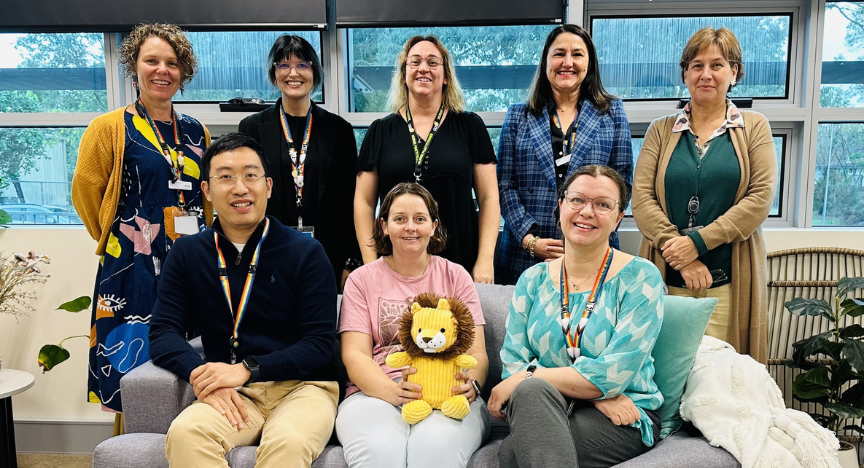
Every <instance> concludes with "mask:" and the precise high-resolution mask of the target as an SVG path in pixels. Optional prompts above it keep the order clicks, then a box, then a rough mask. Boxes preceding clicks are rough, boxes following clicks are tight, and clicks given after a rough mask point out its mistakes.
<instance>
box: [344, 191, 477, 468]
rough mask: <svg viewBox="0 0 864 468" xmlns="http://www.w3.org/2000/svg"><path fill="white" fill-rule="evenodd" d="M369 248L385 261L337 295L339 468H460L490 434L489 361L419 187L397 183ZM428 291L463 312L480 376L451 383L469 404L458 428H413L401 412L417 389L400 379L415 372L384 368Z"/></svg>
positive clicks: (438, 424) (459, 274)
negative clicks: (342, 383) (454, 301)
mask: <svg viewBox="0 0 864 468" xmlns="http://www.w3.org/2000/svg"><path fill="white" fill-rule="evenodd" d="M373 240H374V243H375V249H376V251H377V253H378V254H381V255H383V257H381V258H379V259H377V260H375V261H373V262H371V263H367V264H366V265H363V266H362V267H360V268H358V269H357V270H355V271H354V272H353V273H351V275H350V276H349V277H348V281H347V282H346V283H345V292H344V295H343V296H342V314H341V323H340V325H339V332H340V333H341V338H342V361H343V362H344V363H345V368H346V369H347V370H348V377H349V378H350V381H349V383H348V390H347V392H346V395H347V396H346V398H345V400H344V401H343V402H342V404H341V405H339V411H338V413H337V416H336V435H337V436H338V437H339V442H341V444H342V448H343V450H344V453H345V461H346V462H347V463H348V466H349V467H351V468H358V467H375V468H379V467H385V468H405V467H407V466H410V467H412V468H418V467H443V466H446V467H454V468H457V467H464V466H465V465H466V464H467V463H468V459H469V458H470V457H471V454H473V453H474V451H475V450H477V449H478V448H479V447H480V445H481V444H482V443H483V441H484V440H485V439H486V437H487V436H488V435H489V427H490V421H491V420H490V418H489V413H488V412H487V411H486V407H485V405H484V404H483V400H482V399H480V389H481V387H482V385H483V382H484V381H485V380H486V372H487V370H488V367H489V359H488V357H487V356H486V344H485V340H484V338H483V336H484V335H483V325H484V324H485V323H486V322H485V321H484V320H483V312H482V310H481V309H480V298H479V297H478V296H477V290H476V289H475V288H474V283H473V282H472V280H471V276H470V275H469V274H468V272H467V271H465V269H464V268H462V267H461V266H459V265H457V264H455V263H453V262H450V261H448V260H445V259H443V258H441V257H438V256H436V255H435V254H436V253H438V252H441V251H442V250H443V249H444V245H445V243H446V241H447V234H446V233H445V232H444V228H443V226H441V221H440V219H439V215H438V203H437V202H436V201H435V200H434V199H433V198H432V194H431V193H429V191H428V190H426V189H425V188H424V187H423V186H422V185H420V184H417V183H400V184H398V185H396V186H395V187H393V189H392V190H390V192H389V193H388V194H387V196H386V197H384V201H383V202H382V203H381V210H380V215H379V217H378V219H377V220H376V223H375V226H374V228H373ZM427 292H434V293H436V294H437V295H439V296H453V297H456V298H458V299H459V300H460V301H462V302H463V303H464V304H465V305H466V306H467V307H468V310H469V311H470V312H471V315H472V317H473V319H474V337H475V338H474V343H473V344H472V345H471V347H470V348H469V349H468V351H466V354H470V355H471V356H473V357H474V358H475V359H477V367H476V368H475V369H472V370H470V371H467V372H463V373H459V374H456V376H455V377H456V380H458V381H463V382H464V383H463V384H462V385H458V386H455V387H453V388H452V389H451V391H452V393H453V395H464V396H465V398H466V399H467V400H468V402H469V403H470V407H471V412H470V414H468V416H467V417H466V418H465V419H463V420H461V421H457V420H455V419H450V418H448V417H446V416H444V414H443V413H441V412H440V411H433V412H432V414H431V415H430V416H429V417H427V418H426V419H424V420H422V421H420V422H419V423H417V424H415V425H413V426H412V425H410V424H408V423H407V422H405V421H404V420H403V419H402V415H401V411H400V409H399V407H400V406H402V405H403V404H405V403H409V402H411V401H414V400H417V399H418V398H420V397H421V395H422V392H423V389H422V388H420V386H419V385H417V384H414V383H409V382H408V380H407V379H406V377H407V376H408V375H409V374H413V373H415V372H416V370H415V369H413V368H406V369H401V370H400V369H391V368H390V367H388V366H387V364H386V363H385V359H386V357H387V356H388V355H389V354H390V353H393V352H396V351H402V350H403V349H402V346H401V345H400V343H399V322H400V321H399V318H400V317H401V316H402V313H403V312H405V311H406V310H408V308H409V307H411V304H412V302H413V301H414V298H415V296H417V295H418V294H422V293H427ZM435 304H437V302H435ZM421 305H423V306H430V305H431V306H433V307H434V304H426V305H424V304H421ZM369 428H375V429H374V430H369Z"/></svg>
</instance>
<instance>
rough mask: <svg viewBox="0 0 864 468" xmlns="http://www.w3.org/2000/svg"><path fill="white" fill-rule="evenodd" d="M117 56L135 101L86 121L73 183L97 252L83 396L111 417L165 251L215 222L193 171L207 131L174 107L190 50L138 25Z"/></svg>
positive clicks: (143, 332)
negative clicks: (128, 78)
mask: <svg viewBox="0 0 864 468" xmlns="http://www.w3.org/2000/svg"><path fill="white" fill-rule="evenodd" d="M119 52H120V63H121V64H122V65H123V68H124V70H125V72H126V74H127V75H129V76H131V77H132V83H133V85H134V86H135V89H136V91H137V94H138V99H137V100H136V101H135V103H134V104H130V105H128V106H126V107H124V108H121V109H117V110H115V111H113V112H109V113H107V114H105V115H103V116H101V117H97V118H96V119H94V120H93V122H91V123H90V125H89V126H88V127H87V130H86V131H85V132H84V135H83V136H82V138H81V146H80V147H79V150H78V164H77V166H76V168H75V175H74V177H73V178H72V203H73V204H74V205H75V209H76V211H77V212H78V215H79V216H80V217H81V220H82V221H83V222H84V226H85V227H86V228H87V231H88V232H89V233H90V235H91V236H92V237H93V239H95V240H96V241H97V242H98V243H99V244H98V246H97V248H96V254H97V255H100V265H99V270H98V273H97V275H96V290H95V292H94V298H93V318H92V320H91V328H90V343H91V344H90V369H89V381H88V390H89V392H88V393H89V394H88V399H89V401H90V402H92V403H101V404H102V405H103V408H105V409H107V410H108V411H115V412H119V411H122V405H121V399H120V378H121V377H123V375H125V374H126V373H127V372H129V371H130V370H132V369H134V368H135V367H137V366H138V365H140V364H143V363H144V362H146V361H147V360H149V359H150V357H149V355H148V351H147V350H148V340H147V334H148V330H149V326H148V323H149V321H150V311H151V310H152V309H153V304H154V302H155V301H156V285H157V283H158V282H159V278H160V271H161V268H162V263H163V261H164V260H165V257H166V255H167V254H168V251H169V250H170V249H171V246H172V245H173V243H174V240H176V239H177V238H178V237H180V236H182V235H190V234H195V233H196V232H198V231H199V230H200V229H202V228H203V226H204V225H205V223H206V224H208V225H209V224H210V222H211V221H212V218H213V209H212V207H211V206H210V204H209V202H207V201H206V199H204V197H202V196H201V191H200V179H201V171H200V168H199V164H200V161H201V156H202V155H203V154H204V149H205V148H206V147H207V146H208V145H209V144H210V133H209V132H207V129H206V128H204V126H203V125H201V124H200V123H198V121H197V120H195V119H193V118H192V117H189V116H188V115H182V114H180V113H179V112H177V111H176V110H175V109H174V107H173V105H172V103H171V100H172V98H173V97H174V94H175V93H176V92H177V90H178V89H179V90H181V91H182V90H183V87H184V86H185V85H186V84H188V83H189V81H190V80H192V75H194V74H195V55H194V53H193V52H192V44H191V43H190V42H189V40H188V39H187V38H186V36H185V35H184V33H183V31H182V30H180V28H178V27H177V26H175V25H169V24H144V25H141V26H138V27H137V28H135V30H133V31H132V33H131V34H129V35H128V36H127V37H126V39H124V40H123V43H122V44H121V45H120V51H119Z"/></svg>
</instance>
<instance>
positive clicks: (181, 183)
mask: <svg viewBox="0 0 864 468" xmlns="http://www.w3.org/2000/svg"><path fill="white" fill-rule="evenodd" d="M168 188H169V189H171V190H192V182H189V181H188V180H172V181H168Z"/></svg>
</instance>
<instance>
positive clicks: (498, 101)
mask: <svg viewBox="0 0 864 468" xmlns="http://www.w3.org/2000/svg"><path fill="white" fill-rule="evenodd" d="M552 28H553V26H488V27H464V28H431V27H430V28H390V29H385V28H369V29H349V30H348V47H349V50H348V63H349V66H350V75H349V77H350V86H349V88H350V103H349V107H350V108H349V110H350V111H352V112H386V111H388V109H387V108H386V102H387V91H388V90H389V88H390V81H391V77H392V76H393V66H394V63H395V62H396V57H397V55H398V54H399V52H400V51H401V50H402V46H403V45H404V44H405V41H406V40H407V39H408V38H410V37H411V36H414V35H418V34H420V35H428V34H434V35H436V36H438V38H439V39H441V42H443V43H444V46H445V47H447V49H448V50H449V51H450V55H451V57H452V58H453V61H454V63H455V65H456V76H457V77H458V78H459V83H460V84H461V85H462V90H463V91H464V93H465V100H466V102H467V105H468V110H471V111H474V112H503V111H505V110H507V106H508V105H510V104H511V103H514V102H520V101H524V100H525V97H526V96H527V91H528V86H529V85H530V84H531V78H532V77H533V76H534V72H535V71H536V69H537V64H538V63H539V62H540V54H542V52H543V43H544V42H545V40H546V36H547V35H548V34H549V31H551V30H552Z"/></svg>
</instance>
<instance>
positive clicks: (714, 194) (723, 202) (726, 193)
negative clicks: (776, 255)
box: [666, 131, 741, 288]
mask: <svg viewBox="0 0 864 468" xmlns="http://www.w3.org/2000/svg"><path fill="white" fill-rule="evenodd" d="M740 182H741V168H740V166H739V165H738V158H737V157H736V156H735V148H734V147H733V146H732V140H731V138H730V136H729V132H728V131H727V132H725V133H724V134H722V135H720V136H718V137H716V138H714V139H713V140H711V145H710V146H709V147H708V151H707V152H706V153H705V156H703V157H702V158H701V159H700V158H699V153H698V151H697V149H696V143H695V142H694V141H693V134H692V133H691V132H689V131H688V132H683V133H682V134H681V139H680V140H679V141H678V145H677V146H675V150H674V151H672V157H671V158H670V159H669V166H668V167H667V169H666V206H667V208H668V209H669V220H670V221H672V224H674V225H675V226H677V227H678V229H679V230H680V229H686V228H687V227H688V224H689V219H690V215H689V214H688V212H687V203H688V202H689V201H690V197H692V196H693V195H698V196H699V212H698V213H697V214H696V215H695V216H694V219H693V226H694V227H696V226H707V225H709V224H711V223H713V222H714V220H716V219H717V218H719V217H720V216H722V215H723V214H724V213H726V211H728V210H729V208H731V207H732V205H734V204H735V192H736V191H737V190H738V184H739V183H740ZM689 236H690V239H692V240H693V243H694V244H696V249H697V250H698V251H699V260H700V261H702V263H704V264H705V266H707V267H708V269H709V270H717V269H720V270H723V272H724V273H725V274H726V277H727V279H725V280H723V281H717V282H715V283H714V284H712V285H711V287H712V288H713V287H717V286H722V285H724V284H727V283H730V282H731V280H732V245H730V244H721V245H719V246H717V247H715V248H714V249H712V250H708V247H707V246H706V245H705V242H704V241H703V240H702V235H701V234H699V232H698V231H697V232H691V233H690V234H689ZM666 271H667V274H666V284H667V285H669V286H674V287H683V286H684V280H683V279H682V278H681V274H680V273H679V272H678V271H676V270H675V269H674V268H672V267H671V266H668V265H667V267H666Z"/></svg>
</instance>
